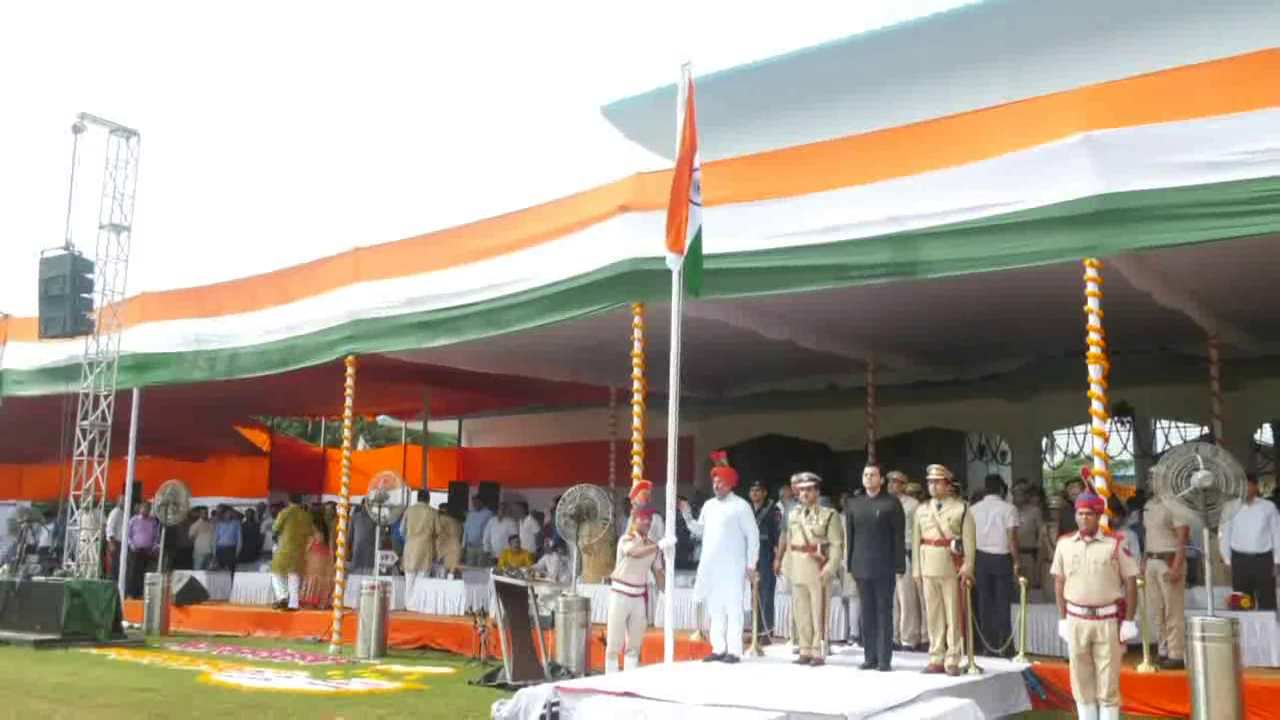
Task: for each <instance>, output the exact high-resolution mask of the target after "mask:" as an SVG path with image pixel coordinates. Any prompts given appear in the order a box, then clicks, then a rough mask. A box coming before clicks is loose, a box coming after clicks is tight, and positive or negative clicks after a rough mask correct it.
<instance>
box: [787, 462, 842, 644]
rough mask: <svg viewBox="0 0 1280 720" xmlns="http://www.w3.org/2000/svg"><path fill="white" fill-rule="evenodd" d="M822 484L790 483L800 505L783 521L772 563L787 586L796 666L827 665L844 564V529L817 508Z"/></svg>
mask: <svg viewBox="0 0 1280 720" xmlns="http://www.w3.org/2000/svg"><path fill="white" fill-rule="evenodd" d="M820 482H822V479H821V478H819V477H818V476H817V475H814V474H813V473H809V472H805V473H798V474H796V475H795V476H793V477H792V478H791V486H792V487H793V488H795V490H796V492H797V494H798V495H799V496H800V502H799V503H798V504H797V505H796V507H794V508H792V510H791V514H790V515H789V516H788V518H787V525H786V528H785V529H784V530H783V533H782V540H781V542H780V543H779V547H780V548H781V553H780V554H779V556H778V558H777V559H776V560H774V567H775V570H781V571H782V573H783V574H784V575H786V577H787V580H788V582H790V583H791V614H792V617H793V618H794V620H795V634H796V646H797V648H798V650H799V653H800V657H798V658H797V659H796V661H795V662H796V664H798V665H813V666H818V665H823V664H825V663H826V654H827V648H826V640H827V633H828V628H827V619H828V617H829V615H830V613H829V612H828V607H829V603H830V599H831V580H832V578H833V577H835V574H836V573H837V572H839V570H840V567H841V566H842V565H843V563H844V523H843V522H841V521H840V517H839V514H838V513H836V511H835V510H832V509H831V508H825V507H821V506H819V505H818V483H820Z"/></svg>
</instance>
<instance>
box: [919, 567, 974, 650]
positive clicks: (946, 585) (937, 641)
mask: <svg viewBox="0 0 1280 720" xmlns="http://www.w3.org/2000/svg"><path fill="white" fill-rule="evenodd" d="M959 588H960V577H959V576H958V575H953V576H951V577H925V578H924V607H925V612H926V614H927V616H928V618H929V664H930V665H937V664H942V665H945V666H946V667H949V668H953V667H960V657H961V655H963V654H964V634H963V633H962V632H961V629H960V618H959V617H958V616H957V611H958V610H959V602H958V600H959V598H958V596H957V595H956V593H957V592H958V591H959Z"/></svg>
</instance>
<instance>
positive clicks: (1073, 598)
mask: <svg viewBox="0 0 1280 720" xmlns="http://www.w3.org/2000/svg"><path fill="white" fill-rule="evenodd" d="M1106 509H1107V504H1106V501H1105V500H1103V499H1102V498H1100V497H1098V496H1097V495H1094V494H1093V493H1091V492H1088V491H1085V492H1083V493H1080V495H1079V496H1077V497H1076V501H1075V510H1076V524H1077V525H1078V526H1079V528H1080V529H1079V530H1078V531H1076V532H1075V533H1072V534H1070V535H1064V536H1062V538H1060V539H1059V540H1058V546H1057V548H1056V549H1055V550H1054V554H1053V567H1052V569H1051V572H1052V573H1053V576H1054V591H1055V595H1056V599H1057V604H1058V617H1059V620H1058V636H1059V637H1061V638H1062V640H1063V641H1064V642H1066V643H1067V648H1068V653H1067V657H1068V658H1069V660H1070V663H1071V665H1070V668H1071V695H1072V697H1074V698H1075V701H1076V709H1077V712H1078V714H1079V717H1081V718H1089V719H1090V720H1119V718H1120V661H1121V659H1122V658H1123V657H1124V647H1123V646H1124V643H1127V642H1128V641H1130V640H1132V639H1134V638H1135V637H1137V635H1138V626H1137V624H1136V623H1134V621H1133V610H1134V607H1135V602H1134V599H1135V596H1136V594H1137V576H1138V564H1137V561H1135V560H1134V559H1133V556H1132V555H1130V554H1129V551H1128V550H1127V549H1126V548H1125V547H1124V544H1123V543H1124V540H1123V537H1122V536H1120V535H1112V534H1109V533H1100V532H1098V526H1099V516H1100V515H1102V513H1104V512H1106Z"/></svg>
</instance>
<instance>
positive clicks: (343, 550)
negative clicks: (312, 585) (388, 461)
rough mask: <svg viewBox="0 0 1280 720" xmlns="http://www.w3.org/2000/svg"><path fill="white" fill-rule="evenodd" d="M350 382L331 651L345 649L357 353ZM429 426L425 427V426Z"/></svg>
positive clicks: (349, 367) (350, 363)
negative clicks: (344, 627) (343, 611)
mask: <svg viewBox="0 0 1280 720" xmlns="http://www.w3.org/2000/svg"><path fill="white" fill-rule="evenodd" d="M345 366H346V384H345V385H344V386H343V393H342V476H341V477H342V488H341V490H340V491H339V494H338V542H337V548H336V549H335V552H334V558H333V627H332V628H331V629H330V640H329V654H331V655H334V654H337V653H339V652H341V651H342V610H343V606H344V604H345V602H344V601H345V599H346V585H347V517H348V516H349V515H350V514H351V451H352V449H353V442H352V440H353V434H354V433H353V428H352V426H353V425H354V424H355V402H356V356H355V355H348V356H347V358H346V361H345ZM424 430H425V428H424Z"/></svg>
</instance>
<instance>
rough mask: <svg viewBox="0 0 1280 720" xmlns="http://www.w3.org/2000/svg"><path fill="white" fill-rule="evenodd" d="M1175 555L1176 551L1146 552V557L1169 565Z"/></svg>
mask: <svg viewBox="0 0 1280 720" xmlns="http://www.w3.org/2000/svg"><path fill="white" fill-rule="evenodd" d="M1175 555H1177V553H1174V552H1149V553H1147V559H1148V560H1159V561H1160V562H1162V563H1166V564H1170V565H1171V564H1173V558H1174V556H1175Z"/></svg>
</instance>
